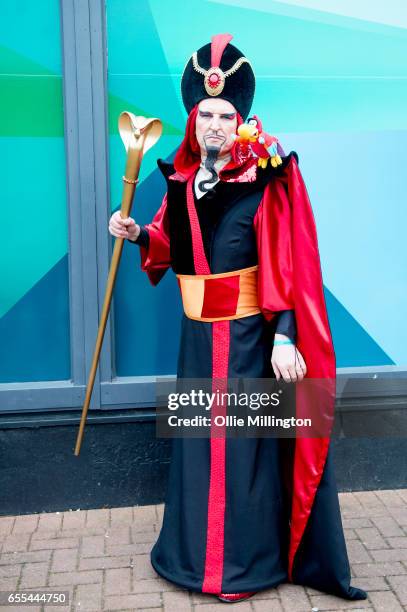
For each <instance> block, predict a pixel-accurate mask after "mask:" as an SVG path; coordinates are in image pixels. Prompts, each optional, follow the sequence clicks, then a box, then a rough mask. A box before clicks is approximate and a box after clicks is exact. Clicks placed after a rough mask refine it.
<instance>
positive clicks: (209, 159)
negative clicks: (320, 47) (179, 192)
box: [198, 146, 220, 191]
mask: <svg viewBox="0 0 407 612" xmlns="http://www.w3.org/2000/svg"><path fill="white" fill-rule="evenodd" d="M206 153H207V155H206V159H205V168H206V169H207V170H209V172H210V173H211V177H210V178H209V179H204V180H203V181H200V182H199V183H198V188H199V189H200V190H201V191H210V190H211V189H212V187H211V186H209V187H206V185H213V183H216V181H217V178H218V174H217V172H216V170H215V163H216V161H217V159H218V157H219V153H220V147H212V146H207V147H206Z"/></svg>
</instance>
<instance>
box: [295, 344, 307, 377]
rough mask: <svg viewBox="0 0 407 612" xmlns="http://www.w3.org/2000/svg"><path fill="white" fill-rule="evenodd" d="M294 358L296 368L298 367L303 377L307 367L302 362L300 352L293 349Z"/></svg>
mask: <svg viewBox="0 0 407 612" xmlns="http://www.w3.org/2000/svg"><path fill="white" fill-rule="evenodd" d="M295 356H296V365H297V368H298V366H299V367H300V368H301V370H302V372H303V375H304V376H305V374H306V373H307V365H306V363H305V361H304V358H303V356H302V355H301V353H300V351H299V350H298V349H297V348H296V349H295Z"/></svg>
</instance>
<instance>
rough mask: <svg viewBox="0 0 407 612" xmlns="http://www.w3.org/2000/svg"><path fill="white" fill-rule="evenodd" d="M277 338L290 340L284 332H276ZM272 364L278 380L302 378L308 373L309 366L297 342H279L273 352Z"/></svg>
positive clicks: (294, 380) (293, 380)
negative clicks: (296, 344)
mask: <svg viewBox="0 0 407 612" xmlns="http://www.w3.org/2000/svg"><path fill="white" fill-rule="evenodd" d="M275 340H289V338H288V337H287V336H284V335H283V334H275ZM271 365H272V366H273V370H274V373H275V375H276V378H277V380H280V378H283V379H284V380H285V381H286V382H296V381H298V380H302V379H303V378H304V376H305V374H306V373H307V366H306V365H305V361H304V359H303V356H302V355H301V353H300V351H299V350H298V349H297V347H296V346H295V344H278V345H277V346H275V347H274V348H273V352H272V354H271Z"/></svg>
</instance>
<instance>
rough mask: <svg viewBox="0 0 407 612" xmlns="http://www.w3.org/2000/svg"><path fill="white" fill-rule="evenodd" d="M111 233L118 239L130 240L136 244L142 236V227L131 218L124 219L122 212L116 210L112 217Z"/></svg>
mask: <svg viewBox="0 0 407 612" xmlns="http://www.w3.org/2000/svg"><path fill="white" fill-rule="evenodd" d="M109 232H110V233H111V234H112V236H115V237H116V238H128V239H129V240H132V241H133V242H134V241H135V240H137V238H138V235H139V234H140V226H139V225H137V223H136V222H135V220H134V219H132V218H131V217H127V218H126V219H123V217H122V216H121V214H120V210H116V212H115V213H113V215H112V216H111V217H110V221H109Z"/></svg>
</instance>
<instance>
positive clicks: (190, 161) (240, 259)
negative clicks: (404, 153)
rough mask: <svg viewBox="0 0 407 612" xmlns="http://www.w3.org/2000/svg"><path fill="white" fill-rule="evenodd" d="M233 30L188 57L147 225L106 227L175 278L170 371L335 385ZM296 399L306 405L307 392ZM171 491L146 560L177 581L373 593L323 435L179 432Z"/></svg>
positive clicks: (298, 220)
mask: <svg viewBox="0 0 407 612" xmlns="http://www.w3.org/2000/svg"><path fill="white" fill-rule="evenodd" d="M231 39H232V36H230V35H228V34H220V35H216V36H213V37H212V42H211V43H209V44H206V45H204V46H203V47H202V48H200V49H199V50H198V51H197V52H195V53H194V54H193V55H192V57H191V58H190V60H189V61H188V63H187V65H186V67H185V70H184V73H183V75H182V83H181V87H182V96H183V102H184V105H185V108H186V110H187V112H188V121H187V126H186V133H185V138H184V140H183V142H182V143H181V145H180V147H179V149H178V150H177V153H176V155H175V159H174V163H167V162H164V161H163V160H158V166H159V168H160V170H161V172H162V174H163V175H164V178H165V180H166V183H167V192H166V194H165V196H164V199H163V201H162V204H161V206H160V207H159V209H158V211H157V213H156V215H155V217H154V219H153V220H152V222H151V223H150V224H147V225H145V226H143V227H140V226H139V225H137V224H136V222H135V220H134V219H131V218H128V219H122V218H121V216H120V212H116V213H114V215H112V217H111V220H110V225H109V229H110V232H111V233H112V234H113V235H115V236H118V237H125V238H127V239H128V240H129V241H130V242H132V243H134V244H138V245H139V247H140V254H141V266H142V269H143V270H145V271H146V273H147V274H148V277H149V279H150V281H151V283H152V284H153V285H156V284H157V283H158V282H159V280H160V279H161V278H162V276H163V275H164V273H165V272H166V271H167V270H168V269H169V268H170V267H171V268H172V269H173V271H174V272H175V273H176V275H177V279H178V283H179V287H180V290H181V296H182V301H183V306H184V315H183V319H182V336H181V345H180V353H179V359H178V369H177V376H178V378H180V379H182V378H190V379H194V378H195V379H197V378H208V379H211V380H212V381H213V389H214V390H215V389H216V390H219V389H220V390H222V385H224V384H225V383H224V382H223V383H222V381H227V380H228V379H239V378H247V379H258V378H273V377H274V378H277V379H279V378H283V379H284V380H285V381H292V382H295V381H300V380H302V379H303V378H304V377H305V378H307V377H310V378H311V377H312V378H315V379H327V380H331V381H332V380H334V379H335V354H334V350H333V346H332V337H331V332H330V328H329V323H328V318H327V313H326V306H325V301H324V295H323V284H322V277H321V268H320V260H319V252H318V245H317V235H316V228H315V222H314V217H313V213H312V209H311V205H310V202H309V199H308V195H307V191H306V188H305V185H304V182H303V179H302V176H301V173H300V170H299V168H298V157H297V155H296V153H294V152H291V153H290V154H289V155H287V156H285V155H284V152H283V150H282V148H281V147H280V146H279V145H278V148H277V149H276V148H275V146H274V145H273V146H274V149H273V151H272V155H271V156H270V155H267V152H266V155H265V156H264V157H265V160H266V163H263V162H264V159H262V160H261V163H259V158H258V156H257V155H256V154H255V153H254V152H253V149H251V148H250V147H247V146H245V145H243V144H242V142H241V140H240V139H239V137H238V133H237V132H239V130H240V126H242V124H243V122H244V120H246V119H247V118H248V115H249V111H250V108H251V104H252V101H253V96H254V89H255V77H254V73H253V70H252V68H251V65H250V63H249V61H248V60H247V59H246V58H245V57H244V55H243V54H242V53H241V51H239V49H237V48H236V47H235V46H233V45H232V44H231V43H230V41H231ZM257 124H258V120H257V118H255V119H254V120H253V119H251V120H249V121H248V122H247V125H248V126H254V127H255V128H256V126H257ZM272 140H273V141H275V140H276V139H271V140H270V139H268V140H267V139H263V142H266V144H268V143H269V142H271V141H272ZM259 142H260V144H261V142H262V141H260V140H257V144H259ZM256 151H257V150H256ZM261 156H262V157H263V155H261ZM267 157H268V158H270V157H271V160H270V161H269V163H267ZM272 162H273V163H272ZM223 389H225V387H223ZM300 399H301V398H300ZM296 401H297V414H302V412H301V411H304V407H305V408H307V398H306V397H305V398H304V397H303V398H302V404H301V405H300V403H299V399H298V397H297V400H296ZM328 403H329V401H328ZM324 409H326V407H324ZM225 413H226V408H225V406H224V405H222V404H218V405H215V406H214V407H212V414H225ZM165 501H166V503H165V512H164V519H163V525H162V528H161V532H160V535H159V538H158V540H157V542H156V543H155V545H154V547H153V549H152V552H151V562H152V565H153V567H154V568H155V570H156V571H157V572H158V573H159V574H160V575H161V576H163V577H164V578H166V579H168V580H170V581H172V582H174V583H176V584H178V585H180V586H182V587H184V588H187V589H190V590H192V591H198V592H203V593H212V594H214V595H216V596H218V597H219V598H220V599H221V600H222V601H225V602H234V601H241V600H242V599H245V598H247V597H250V596H251V595H253V594H254V593H255V592H257V591H259V590H262V589H268V588H271V587H274V586H277V585H278V584H280V583H282V582H286V581H290V582H293V583H295V584H302V585H307V586H310V587H313V588H315V589H318V590H320V591H324V592H327V593H332V594H336V595H338V596H340V597H343V598H345V599H354V600H356V599H365V598H366V593H365V592H364V591H362V590H361V589H358V588H355V587H352V586H350V569H349V562H348V556H347V551H346V545H345V540H344V535H343V529H342V523H341V516H340V509H339V503H338V494H337V489H336V484H335V479H334V474H333V467H332V457H331V450H330V440H329V436H320V437H317V438H306V437H297V438H296V439H292V440H280V439H278V438H267V437H266V438H264V437H262V438H237V439H234V438H226V437H225V436H218V435H213V436H212V435H210V436H209V437H208V438H185V437H184V438H174V439H173V440H172V461H171V466H170V474H169V482H168V489H167V494H166V500H165Z"/></svg>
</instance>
